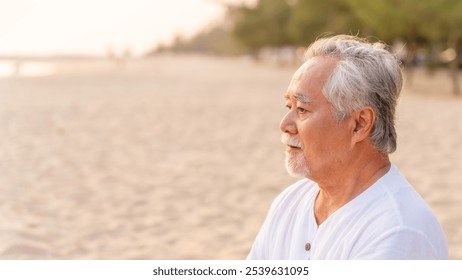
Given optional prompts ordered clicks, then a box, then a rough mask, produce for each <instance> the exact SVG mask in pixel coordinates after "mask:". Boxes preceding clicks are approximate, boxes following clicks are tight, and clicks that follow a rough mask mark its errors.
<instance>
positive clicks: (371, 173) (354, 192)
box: [314, 155, 391, 225]
mask: <svg viewBox="0 0 462 280" xmlns="http://www.w3.org/2000/svg"><path fill="white" fill-rule="evenodd" d="M353 166H354V167H353ZM390 167H391V163H390V161H389V159H388V156H386V155H382V156H381V157H379V158H375V159H374V160H372V161H367V162H364V163H363V164H353V165H352V166H350V168H347V170H344V172H342V174H345V175H344V176H338V177H339V178H338V180H337V181H336V182H333V181H330V182H328V183H327V184H322V182H318V185H319V187H320V191H319V194H318V196H317V197H316V201H315V207H314V211H315V217H316V222H317V224H318V225H320V224H322V223H323V222H324V221H325V220H326V219H327V218H328V217H329V216H330V215H332V214H333V213H334V212H335V211H336V210H337V209H339V208H340V207H342V206H343V205H345V204H347V203H348V202H350V201H351V200H353V199H354V198H355V197H357V196H358V195H360V194H361V193H362V192H364V191H365V190H366V189H367V188H369V187H370V186H372V185H373V184H374V183H375V182H376V181H377V180H378V179H380V178H381V177H382V176H383V175H385V174H386V173H387V172H388V171H389V170H390ZM352 174H354V175H353V176H352ZM342 177H343V178H342Z"/></svg>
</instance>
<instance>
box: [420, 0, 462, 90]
mask: <svg viewBox="0 0 462 280" xmlns="http://www.w3.org/2000/svg"><path fill="white" fill-rule="evenodd" d="M414 1H415V0H414ZM419 4H420V5H421V7H422V10H423V18H424V19H423V20H422V28H423V30H424V33H425V35H426V36H427V37H428V38H430V39H431V40H432V41H434V42H435V41H436V42H438V41H442V42H444V41H446V44H447V47H448V50H449V52H448V54H452V55H449V57H446V59H447V61H448V62H449V70H450V75H451V79H452V83H453V92H454V94H455V95H458V96H460V95H461V90H460V81H459V75H458V72H459V71H458V67H459V61H460V50H459V46H460V39H461V38H462V29H461V28H460V27H461V26H462V1H460V0H431V1H430V0H426V1H422V2H420V3H419Z"/></svg>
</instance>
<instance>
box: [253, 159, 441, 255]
mask: <svg viewBox="0 0 462 280" xmlns="http://www.w3.org/2000/svg"><path fill="white" fill-rule="evenodd" d="M318 192H319V186H318V185H317V184H316V183H315V182H313V181H311V180H309V179H303V180H300V181H298V182H296V183H295V184H293V185H291V186H290V187H288V188H287V189H286V190H285V191H283V192H282V193H281V194H280V195H279V196H278V197H277V198H276V199H275V201H274V202H273V204H272V205H271V208H270V210H269V213H268V216H267V218H266V220H265V222H264V224H263V226H262V227H261V229H260V232H259V233H258V235H257V237H256V239H255V242H254V244H253V246H252V249H251V251H250V253H249V255H248V257H247V259H382V260H384V259H447V258H448V248H447V241H446V237H445V235H444V232H443V230H442V227H441V225H440V224H439V222H438V220H437V219H436V217H435V215H434V214H433V212H432V210H431V209H430V208H429V206H428V205H427V204H426V203H425V201H424V200H423V199H422V198H421V196H420V195H419V194H418V193H417V192H416V191H415V190H414V188H413V187H412V186H411V185H410V184H409V183H408V182H407V181H406V179H405V178H404V177H403V176H402V175H401V174H400V173H399V171H398V169H397V168H396V166H395V165H393V164H392V166H391V168H390V170H389V171H388V172H387V173H386V174H385V175H384V176H382V177H381V178H380V179H379V180H377V181H376V182H375V183H374V184H373V185H372V186H370V187H369V188H367V189H366V190H365V191H364V192H362V193H361V194H360V195H358V196H357V197H355V198H354V199H353V200H351V201H350V202H348V203H347V204H345V205H343V206H342V207H341V208H339V209H337V210H336V211H335V212H334V213H333V214H332V215H330V216H329V217H328V218H327V219H326V220H325V221H324V222H323V223H322V224H321V225H319V226H318V225H317V223H316V219H315V216H314V202H315V199H316V196H317V194H318Z"/></svg>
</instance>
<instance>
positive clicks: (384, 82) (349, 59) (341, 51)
mask: <svg viewBox="0 0 462 280" xmlns="http://www.w3.org/2000/svg"><path fill="white" fill-rule="evenodd" d="M323 55H331V56H334V57H336V58H338V59H339V61H338V63H337V66H336V68H335V69H334V71H333V72H332V74H331V76H330V78H329V80H328V81H327V82H326V84H325V85H324V88H323V94H324V96H325V97H326V99H327V100H328V101H329V102H330V103H331V104H332V106H333V107H334V108H335V110H336V118H337V120H338V121H341V120H342V119H343V118H345V117H346V116H347V115H349V114H351V113H352V112H353V111H356V110H358V109H361V108H363V107H365V106H370V107H372V108H373V110H374V111H375V114H376V119H375V123H374V126H373V130H372V133H371V135H370V139H371V142H372V144H373V145H374V146H375V147H376V148H377V149H378V150H380V151H381V152H383V153H392V152H394V151H395V150H396V131H395V125H394V118H395V108H396V103H397V100H398V97H399V93H400V91H401V88H402V83H403V78H402V73H401V66H400V62H399V60H398V59H397V58H396V57H395V56H394V55H393V54H392V53H391V52H390V51H389V50H388V49H387V45H385V44H383V43H380V42H378V43H369V42H368V41H367V40H365V39H361V38H358V37H356V36H349V35H338V36H333V37H327V38H322V39H319V40H317V41H315V42H314V43H313V44H312V45H311V46H310V47H309V48H308V50H307V51H306V53H305V59H306V60H308V59H310V58H312V57H315V56H323Z"/></svg>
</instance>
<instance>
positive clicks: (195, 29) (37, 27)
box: [0, 0, 251, 59]
mask: <svg viewBox="0 0 462 280" xmlns="http://www.w3.org/2000/svg"><path fill="white" fill-rule="evenodd" d="M248 2H251V1H245V0H187V1H185V0H170V1H160V0H157V1H151V0H131V1H116V2H114V1H110V0H98V1H92V0H81V1H71V0H41V1H38V0H17V1H15V2H9V1H8V2H7V1H6V0H0V59H2V58H3V59H5V58H7V59H10V58H15V57H32V58H49V57H63V56H64V57H108V56H114V57H120V56H130V57H139V56H145V55H146V54H147V53H148V52H150V51H152V50H154V49H155V48H157V47H158V46H160V45H169V44H171V43H172V42H173V40H174V39H175V38H177V37H182V38H185V39H188V38H191V37H193V36H194V35H196V34H197V33H199V32H201V31H202V30H204V29H205V28H207V27H209V26H212V25H214V24H218V23H219V22H220V21H221V20H222V19H223V16H224V14H225V12H226V7H225V5H226V4H238V3H248ZM82 19H84V20H82Z"/></svg>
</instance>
